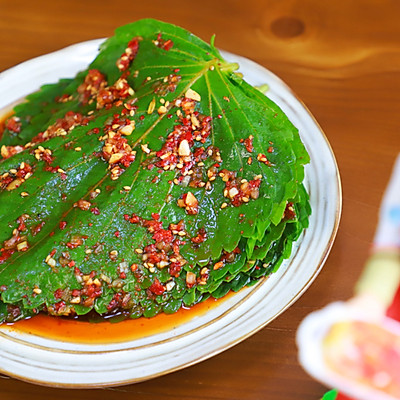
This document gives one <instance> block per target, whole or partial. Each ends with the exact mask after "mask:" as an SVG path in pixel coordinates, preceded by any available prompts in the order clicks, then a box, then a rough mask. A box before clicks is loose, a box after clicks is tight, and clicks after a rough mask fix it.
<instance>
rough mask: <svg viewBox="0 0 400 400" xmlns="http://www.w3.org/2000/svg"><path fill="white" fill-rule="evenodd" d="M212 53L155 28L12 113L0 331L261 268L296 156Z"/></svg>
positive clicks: (156, 297) (0, 209)
mask: <svg viewBox="0 0 400 400" xmlns="http://www.w3.org/2000/svg"><path fill="white" fill-rule="evenodd" d="M236 67H237V66H236V65H235V64H230V63H228V62H226V61H225V60H223V58H221V56H220V54H219V52H218V51H217V50H216V49H215V47H214V46H213V45H211V46H210V45H208V44H207V43H205V42H203V41H202V40H200V39H199V38H197V37H195V36H194V35H192V34H191V33H189V32H187V31H186V30H184V29H181V28H178V27H176V26H173V25H170V24H166V23H162V22H159V21H155V20H149V19H148V20H141V21H138V22H135V23H132V24H130V25H127V26H123V27H121V28H119V29H117V31H116V34H115V36H114V37H112V38H110V39H108V40H107V41H106V42H105V43H104V44H103V45H102V46H101V48H100V52H99V54H98V56H97V57H96V59H95V60H94V61H93V62H92V63H91V65H90V66H89V68H88V69H87V70H86V71H83V72H81V73H79V74H78V75H77V76H76V77H75V78H73V79H63V80H61V81H60V82H59V83H57V84H51V85H46V86H43V87H42V89H41V90H39V91H38V92H37V93H34V94H32V95H30V96H28V97H27V100H26V102H24V103H23V104H20V105H18V106H16V107H15V110H14V114H13V116H12V117H10V118H9V119H8V120H6V121H5V124H4V132H3V135H2V137H1V139H0V148H1V158H0V220H1V227H2V229H1V231H0V322H4V321H8V322H13V321H16V320H18V319H22V318H26V317H29V316H32V315H35V314H37V313H39V312H41V311H44V312H47V313H49V314H52V315H62V316H74V315H83V314H86V313H88V312H89V311H91V310H93V309H94V310H95V311H96V312H97V313H99V314H101V315H103V314H113V313H117V312H118V313H120V312H122V313H124V314H126V316H127V317H131V318H137V317H140V316H142V315H143V316H146V317H151V316H154V315H156V314H157V313H159V312H161V311H163V312H166V313H173V312H175V311H176V310H178V309H179V308H180V307H182V306H183V305H185V306H191V305H193V304H195V303H198V302H200V301H203V300H205V299H206V298H208V297H209V296H213V297H215V298H219V297H222V296H224V295H225V294H226V293H228V292H229V291H230V290H234V291H237V290H239V289H241V288H242V287H244V286H246V285H251V284H253V283H255V282H257V280H259V279H260V278H262V277H264V276H267V275H269V274H270V273H272V272H274V271H275V270H276V269H277V268H278V267H279V265H280V263H281V262H282V260H283V259H285V258H287V257H288V256H289V255H290V252H291V246H292V243H293V242H294V241H295V240H296V239H297V238H298V237H299V235H300V234H301V232H302V231H303V229H304V228H306V227H307V224H308V215H309V213H310V208H309V204H308V196H307V193H306V191H305V190H304V187H303V184H302V181H303V178H304V171H303V165H304V164H305V163H307V162H308V161H309V157H308V154H307V152H306V150H305V148H304V146H303V144H302V143H301V141H300V138H299V135H298V132H297V130H296V129H295V128H294V127H293V125H292V124H291V123H290V122H289V120H288V119H287V117H286V116H285V115H284V114H283V113H282V111H281V110H280V109H279V108H278V107H277V106H276V105H275V104H274V103H273V102H271V101H270V100H269V99H268V98H266V97H265V96H264V95H263V94H261V93H260V92H259V91H258V90H256V89H254V88H253V87H251V86H250V85H248V84H247V83H246V82H245V81H244V80H242V78H241V77H240V76H238V75H237V74H236V73H235V69H236Z"/></svg>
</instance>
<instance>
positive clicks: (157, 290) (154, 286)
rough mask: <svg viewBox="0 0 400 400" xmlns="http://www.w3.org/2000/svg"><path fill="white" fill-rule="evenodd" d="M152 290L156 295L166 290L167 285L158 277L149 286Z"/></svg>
mask: <svg viewBox="0 0 400 400" xmlns="http://www.w3.org/2000/svg"><path fill="white" fill-rule="evenodd" d="M149 290H150V292H152V293H153V294H155V295H156V296H158V295H161V294H163V293H164V292H165V287H164V286H163V285H162V284H161V282H160V281H159V280H158V279H157V278H156V279H155V280H154V282H153V283H152V285H151V286H150V287H149Z"/></svg>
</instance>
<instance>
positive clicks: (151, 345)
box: [0, 40, 341, 387]
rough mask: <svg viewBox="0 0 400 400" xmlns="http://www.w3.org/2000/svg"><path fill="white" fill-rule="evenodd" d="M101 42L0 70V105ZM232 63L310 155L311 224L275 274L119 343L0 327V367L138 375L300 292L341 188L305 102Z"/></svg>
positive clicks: (179, 360)
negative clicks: (262, 89)
mask: <svg viewBox="0 0 400 400" xmlns="http://www.w3.org/2000/svg"><path fill="white" fill-rule="evenodd" d="M100 43H101V40H94V41H89V42H84V43H81V44H77V45H74V46H71V47H68V48H66V49H63V50H60V51H57V52H55V53H51V54H48V55H45V56H41V57H38V58H35V59H33V60H30V61H27V62H25V63H23V64H20V65H18V66H16V67H14V68H12V69H10V70H7V71H5V72H3V73H1V74H0V93H1V96H0V109H3V112H4V109H5V108H7V107H9V105H10V104H12V103H14V102H15V101H18V100H19V99H21V98H23V97H24V96H26V95H27V94H28V93H31V92H32V91H35V90H36V89H38V88H39V86H40V85H42V84H44V83H50V82H56V81H57V80H58V79H59V78H62V77H72V76H74V75H75V73H76V72H78V71H80V70H82V69H84V68H86V66H87V65H88V64H89V63H90V61H91V60H92V59H93V58H94V57H95V55H96V54H97V49H98V46H99V44H100ZM223 55H224V56H225V57H226V58H227V59H229V60H230V61H236V62H238V63H239V64H240V67H241V68H240V69H241V72H242V73H243V74H244V76H245V78H246V79H247V81H248V82H249V83H251V84H253V85H262V84H265V83H266V84H268V85H269V87H270V90H269V91H268V96H269V97H270V98H271V99H272V100H273V101H275V102H276V103H277V104H278V105H279V106H280V107H281V108H282V109H283V110H284V112H285V113H286V114H287V115H288V117H289V119H290V120H291V121H292V122H293V124H294V125H295V126H296V127H297V128H298V129H299V131H300V134H301V137H302V140H303V142H304V144H305V146H306V147H307V150H308V152H309V154H310V156H311V163H310V164H309V165H308V166H307V167H306V185H307V187H308V189H309V193H310V197H311V206H312V210H313V214H312V216H311V219H310V227H309V228H308V229H307V231H306V232H305V234H304V235H303V236H302V237H301V239H300V240H299V242H298V244H297V246H295V247H294V249H293V254H292V257H291V258H290V260H288V261H287V262H285V263H284V264H283V265H282V266H281V267H280V269H279V271H278V272H277V273H275V274H274V275H272V276H271V277H270V278H269V279H264V280H262V281H260V282H259V283H258V284H257V285H255V286H253V287H251V288H245V289H243V290H241V291H240V292H239V293H237V294H235V295H233V296H230V297H228V299H226V300H224V301H221V302H219V303H217V305H216V306H215V307H213V308H212V309H211V310H210V311H209V312H207V313H204V314H203V315H196V316H195V317H194V318H193V319H191V320H190V321H188V322H185V323H182V324H180V325H178V326H176V327H175V328H173V329H169V330H168V331H166V332H161V333H157V334H153V335H150V336H147V337H143V338H140V339H135V340H129V341H125V342H122V343H106V344H104V345H98V344H96V345H88V344H84V343H69V342H64V341H61V340H54V339H51V338H49V337H43V336H39V335H32V334H26V333H23V332H19V331H18V330H16V329H13V330H10V329H8V328H7V327H5V326H3V327H1V328H0V371H1V372H3V373H5V374H8V375H10V376H13V377H16V378H20V379H23V380H27V381H30V382H35V383H39V384H43V385H50V386H63V387H98V386H112V385H120V384H126V383H133V382H139V381H143V380H146V379H149V378H152V377H155V376H159V375H163V374H166V373H169V372H172V371H175V370H178V369H181V368H183V367H186V366H189V365H192V364H195V363H197V362H199V361H202V360H204V359H207V358H209V357H211V356H213V355H215V354H218V353H220V352H222V351H223V350H226V349H228V348H230V347H232V346H233V345H235V344H237V343H239V342H240V341H242V340H244V339H246V338H247V337H248V336H250V335H252V334H254V333H255V332H257V331H258V330H260V329H261V328H262V327H264V326H265V325H267V324H268V323H269V322H270V321H272V320H273V319H274V318H276V317H277V316H278V315H279V314H281V313H282V312H283V311H284V310H285V309H287V308H288V307H289V306H290V305H291V304H293V303H294V301H295V300H297V299H298V298H299V297H300V295H301V294H303V293H304V292H305V290H306V289H307V287H308V286H309V285H310V284H311V282H312V281H313V280H314V279H315V277H316V276H317V274H318V273H319V271H320V270H321V268H322V266H323V264H324V261H325V259H326V257H327V255H328V253H329V251H330V248H331V246H332V243H333V240H334V237H335V235H336V231H337V227H338V223H339V218H340V211H341V187H340V179H339V173H338V169H337V166H336V162H335V159H334V156H333V153H332V150H331V148H330V146H329V143H328V141H327V139H326V138H325V136H324V134H323V132H322V131H321V129H320V127H319V126H318V124H317V123H316V122H315V120H314V118H313V117H312V115H311V114H310V113H309V111H308V110H307V109H306V108H305V106H304V105H303V104H302V103H301V102H300V101H299V100H298V99H297V97H296V96H295V95H294V94H293V92H292V91H291V90H290V89H289V88H288V87H287V86H286V85H285V84H284V83H283V82H282V81H281V80H280V79H279V78H277V77H276V76H275V75H273V74H272V73H271V72H269V71H268V70H266V69H265V68H263V67H261V66H259V65H257V64H255V63H254V62H252V61H250V60H247V59H245V58H242V57H239V56H236V55H232V54H227V53H224V54H223Z"/></svg>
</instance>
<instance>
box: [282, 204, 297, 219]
mask: <svg viewBox="0 0 400 400" xmlns="http://www.w3.org/2000/svg"><path fill="white" fill-rule="evenodd" d="M283 218H284V219H286V220H292V219H295V218H296V210H295V208H294V206H293V203H292V202H288V203H287V204H286V208H285V212H284V214H283Z"/></svg>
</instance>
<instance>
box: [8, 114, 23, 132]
mask: <svg viewBox="0 0 400 400" xmlns="http://www.w3.org/2000/svg"><path fill="white" fill-rule="evenodd" d="M5 126H6V129H8V130H9V131H10V132H14V133H19V132H21V121H20V119H19V118H18V117H15V116H13V117H11V118H9V119H8V120H7V121H6V124H5Z"/></svg>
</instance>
